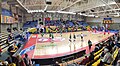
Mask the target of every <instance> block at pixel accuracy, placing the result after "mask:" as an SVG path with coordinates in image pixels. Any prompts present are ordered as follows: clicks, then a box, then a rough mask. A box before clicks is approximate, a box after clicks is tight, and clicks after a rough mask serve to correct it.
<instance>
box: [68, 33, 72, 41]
mask: <svg viewBox="0 0 120 66" xmlns="http://www.w3.org/2000/svg"><path fill="white" fill-rule="evenodd" d="M71 38H72V37H71V34H70V37H69V41H70V42H72V41H71Z"/></svg>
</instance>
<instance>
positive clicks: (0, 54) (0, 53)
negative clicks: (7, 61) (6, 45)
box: [0, 46, 2, 56]
mask: <svg viewBox="0 0 120 66" xmlns="http://www.w3.org/2000/svg"><path fill="white" fill-rule="evenodd" d="M0 56H2V48H1V46H0Z"/></svg>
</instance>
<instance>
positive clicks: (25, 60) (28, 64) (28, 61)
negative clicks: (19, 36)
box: [24, 54, 32, 66]
mask: <svg viewBox="0 0 120 66" xmlns="http://www.w3.org/2000/svg"><path fill="white" fill-rule="evenodd" d="M24 62H25V64H26V66H32V62H31V59H30V58H29V57H28V54H25V58H24Z"/></svg>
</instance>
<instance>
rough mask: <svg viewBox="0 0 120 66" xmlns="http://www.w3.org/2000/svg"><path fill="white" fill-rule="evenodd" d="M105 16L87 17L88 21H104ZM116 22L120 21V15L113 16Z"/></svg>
mask: <svg viewBox="0 0 120 66" xmlns="http://www.w3.org/2000/svg"><path fill="white" fill-rule="evenodd" d="M104 18H105V17H98V18H93V17H87V18H86V22H103V19H104ZM111 18H112V20H113V21H114V23H120V17H111Z"/></svg>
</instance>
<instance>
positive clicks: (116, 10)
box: [10, 0, 120, 16]
mask: <svg viewBox="0 0 120 66" xmlns="http://www.w3.org/2000/svg"><path fill="white" fill-rule="evenodd" d="M10 1H12V2H13V1H16V2H17V3H18V4H19V5H20V6H22V7H23V8H24V9H25V10H26V11H27V12H28V13H32V12H52V13H55V12H57V13H67V14H76V13H78V14H80V15H84V16H87V15H89V16H90V15H91V16H119V15H120V0H10ZM46 2H51V4H46Z"/></svg>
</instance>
